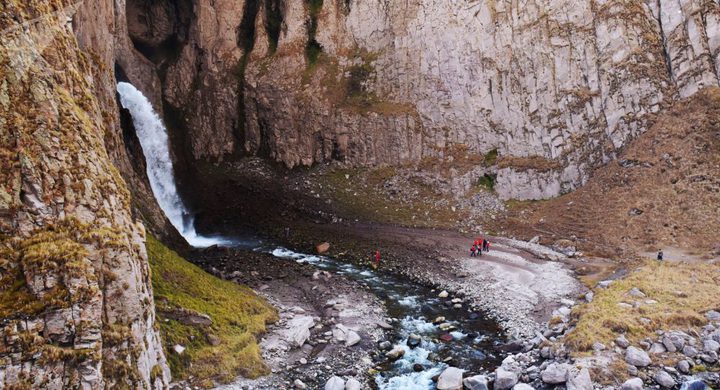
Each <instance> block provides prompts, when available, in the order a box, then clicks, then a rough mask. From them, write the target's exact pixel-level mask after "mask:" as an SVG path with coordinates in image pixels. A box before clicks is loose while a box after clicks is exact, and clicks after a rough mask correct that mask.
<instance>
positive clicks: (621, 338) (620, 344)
mask: <svg viewBox="0 0 720 390" xmlns="http://www.w3.org/2000/svg"><path fill="white" fill-rule="evenodd" d="M615 345H617V346H618V347H620V348H627V347H629V346H630V342H629V341H628V339H626V338H625V336H624V335H620V336H619V337H618V338H616V339H615Z"/></svg>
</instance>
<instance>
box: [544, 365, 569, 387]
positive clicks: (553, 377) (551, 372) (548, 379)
mask: <svg viewBox="0 0 720 390" xmlns="http://www.w3.org/2000/svg"><path fill="white" fill-rule="evenodd" d="M569 368H570V367H569V366H568V365H567V364H560V363H552V364H550V365H549V366H547V368H545V370H544V371H543V372H542V375H541V378H542V381H543V382H545V383H549V384H552V385H557V384H560V383H565V381H567V377H568V369H569Z"/></svg>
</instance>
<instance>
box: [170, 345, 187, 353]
mask: <svg viewBox="0 0 720 390" xmlns="http://www.w3.org/2000/svg"><path fill="white" fill-rule="evenodd" d="M173 351H175V353H176V354H178V355H182V353H183V352H185V347H183V346H182V345H180V344H175V345H174V346H173Z"/></svg>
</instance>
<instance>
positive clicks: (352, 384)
mask: <svg viewBox="0 0 720 390" xmlns="http://www.w3.org/2000/svg"><path fill="white" fill-rule="evenodd" d="M360 389H362V385H361V384H360V382H359V381H358V380H357V379H355V378H350V379H348V381H347V382H346V383H345V390H360Z"/></svg>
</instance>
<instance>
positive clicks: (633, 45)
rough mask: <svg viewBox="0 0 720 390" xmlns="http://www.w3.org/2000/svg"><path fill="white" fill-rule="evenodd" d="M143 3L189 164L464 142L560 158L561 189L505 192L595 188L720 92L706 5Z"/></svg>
mask: <svg viewBox="0 0 720 390" xmlns="http://www.w3.org/2000/svg"><path fill="white" fill-rule="evenodd" d="M128 8H129V9H132V10H133V12H130V13H128V15H129V16H128V26H129V28H128V31H127V32H128V34H129V35H130V37H131V40H132V42H133V43H134V44H135V46H136V47H139V46H144V47H149V48H151V50H150V51H149V54H148V53H144V54H145V55H146V57H147V58H151V59H153V62H154V65H155V71H156V73H157V74H158V75H159V78H160V84H161V88H160V89H158V88H157V86H156V84H155V82H154V81H148V82H147V83H146V84H147V87H146V89H149V90H152V92H151V93H150V95H154V96H160V99H161V100H163V101H164V103H165V107H166V108H169V109H171V110H172V113H170V114H168V115H166V118H168V119H169V121H170V122H173V124H172V125H171V127H172V128H174V129H175V130H176V132H179V133H182V137H183V142H184V146H185V148H186V150H184V151H183V153H185V154H187V156H188V157H187V158H188V159H189V160H191V161H190V163H192V161H199V160H203V161H204V160H210V161H215V160H219V159H223V158H225V157H227V156H234V155H238V154H242V153H249V154H258V155H262V156H267V157H269V158H271V159H274V160H276V161H279V162H282V163H283V164H285V165H286V166H288V167H295V166H302V165H305V166H307V165H311V164H314V163H318V162H323V161H329V160H341V161H344V162H345V163H347V164H349V165H355V166H357V165H378V164H405V163H412V162H416V161H419V160H421V159H423V158H426V157H439V158H442V157H443V156H444V155H445V152H446V149H447V147H448V146H451V145H453V144H464V145H467V146H469V147H470V150H471V151H472V152H473V153H478V154H484V153H487V152H488V151H491V150H493V149H497V150H498V151H499V152H500V155H501V156H506V157H513V158H531V159H537V158H542V159H545V160H547V161H550V162H552V163H553V165H554V166H556V168H554V171H553V172H551V173H548V175H549V176H551V177H552V178H553V179H552V182H553V183H554V184H553V185H552V186H550V187H552V189H553V190H546V189H538V190H537V191H533V190H530V189H531V188H532V187H533V185H531V183H529V182H527V181H523V178H527V177H529V174H528V173H523V172H521V170H523V169H530V168H532V167H527V166H524V167H512V166H508V167H506V169H504V170H501V171H500V174H501V175H503V176H505V175H507V177H505V178H500V180H499V182H500V183H502V184H501V185H499V186H498V188H497V190H498V191H499V192H500V194H501V195H502V196H503V197H509V194H510V192H511V189H510V188H509V187H508V186H513V185H516V184H517V185H520V186H526V185H529V187H528V189H529V190H528V191H523V193H525V194H526V196H527V197H529V198H531V199H532V198H545V197H548V196H555V195H558V194H559V193H562V192H566V191H571V190H572V189H574V188H576V187H577V186H578V185H581V184H583V183H584V182H585V181H586V180H587V178H588V175H589V174H590V172H592V170H593V169H594V168H595V167H597V166H598V165H601V164H603V163H605V162H607V161H609V160H610V159H613V158H614V156H615V155H616V152H617V150H618V149H619V148H622V147H623V146H624V145H626V144H627V142H628V140H630V139H632V138H634V137H636V136H637V135H638V134H640V133H642V132H643V131H645V129H647V128H648V126H649V124H650V122H651V121H652V118H653V117H654V114H655V113H657V112H659V111H660V110H662V109H663V107H665V106H666V105H667V104H668V103H669V102H670V101H671V100H674V99H676V98H682V97H686V96H689V95H692V94H694V93H695V92H697V91H698V90H700V89H702V88H704V87H707V86H713V85H718V71H719V69H720V60H719V59H718V52H719V50H720V49H719V46H720V27H719V26H720V24H719V23H718V18H719V17H720V5H718V3H717V2H715V1H707V0H644V1H619V0H592V1H585V2H577V1H571V0H532V1H527V2H519V1H517V0H495V1H445V0H410V1H403V2H397V1H395V2H388V1H385V0H353V1H340V0H322V1H320V0H313V1H308V0H264V1H257V2H250V1H206V0H184V1H179V2H169V1H152V2H149V1H145V0H131V2H130V3H128ZM121 32H122V31H121ZM121 35H122V34H121ZM117 39H120V40H122V39H126V38H122V37H121V38H117ZM170 41H173V42H174V45H175V46H174V49H173V50H172V51H173V53H168V50H167V45H165V44H166V43H167V42H170ZM158 53H159V54H160V56H159V57H158V58H153V57H156V56H157V55H158ZM550 187H548V188H550Z"/></svg>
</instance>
